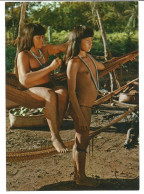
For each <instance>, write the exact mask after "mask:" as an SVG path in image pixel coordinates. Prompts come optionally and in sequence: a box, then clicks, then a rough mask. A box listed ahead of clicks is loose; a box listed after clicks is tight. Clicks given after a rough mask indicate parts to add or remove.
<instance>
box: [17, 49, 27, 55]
mask: <svg viewBox="0 0 144 194" xmlns="http://www.w3.org/2000/svg"><path fill="white" fill-rule="evenodd" d="M29 55H30V53H29V51H28V50H24V51H21V52H19V54H18V56H29Z"/></svg>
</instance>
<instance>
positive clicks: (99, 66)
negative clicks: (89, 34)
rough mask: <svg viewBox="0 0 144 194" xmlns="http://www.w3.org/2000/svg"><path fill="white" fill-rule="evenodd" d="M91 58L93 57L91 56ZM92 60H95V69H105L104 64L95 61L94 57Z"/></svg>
mask: <svg viewBox="0 0 144 194" xmlns="http://www.w3.org/2000/svg"><path fill="white" fill-rule="evenodd" d="M93 59H94V58H93ZM94 61H95V63H96V66H97V69H98V70H104V69H105V66H104V65H103V64H102V63H100V62H98V61H96V60H95V59H94Z"/></svg>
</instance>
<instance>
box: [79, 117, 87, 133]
mask: <svg viewBox="0 0 144 194" xmlns="http://www.w3.org/2000/svg"><path fill="white" fill-rule="evenodd" d="M88 130H89V126H88V123H87V121H86V119H85V118H84V116H81V117H80V118H79V119H78V132H86V131H88Z"/></svg>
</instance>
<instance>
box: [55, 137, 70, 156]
mask: <svg viewBox="0 0 144 194" xmlns="http://www.w3.org/2000/svg"><path fill="white" fill-rule="evenodd" d="M52 144H53V146H54V147H55V149H56V150H57V151H58V152H59V153H65V152H68V148H67V147H66V146H65V145H64V143H63V142H62V140H61V139H60V138H55V139H52Z"/></svg>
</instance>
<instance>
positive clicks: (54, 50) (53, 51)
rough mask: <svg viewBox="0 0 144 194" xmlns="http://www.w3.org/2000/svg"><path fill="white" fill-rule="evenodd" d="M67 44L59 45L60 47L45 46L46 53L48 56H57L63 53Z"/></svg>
mask: <svg viewBox="0 0 144 194" xmlns="http://www.w3.org/2000/svg"><path fill="white" fill-rule="evenodd" d="M67 45H68V42H66V43H63V44H60V45H52V44H47V45H46V47H47V51H48V53H49V55H57V54H59V53H64V52H65V51H66V48H67Z"/></svg>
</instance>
